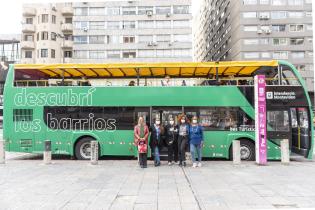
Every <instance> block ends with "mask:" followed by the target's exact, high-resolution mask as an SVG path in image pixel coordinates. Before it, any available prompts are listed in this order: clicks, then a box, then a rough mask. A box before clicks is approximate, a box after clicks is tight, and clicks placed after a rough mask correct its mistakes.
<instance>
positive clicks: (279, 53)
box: [272, 51, 288, 59]
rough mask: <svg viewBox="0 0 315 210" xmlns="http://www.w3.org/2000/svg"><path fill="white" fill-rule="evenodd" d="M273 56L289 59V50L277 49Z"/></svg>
mask: <svg viewBox="0 0 315 210" xmlns="http://www.w3.org/2000/svg"><path fill="white" fill-rule="evenodd" d="M272 57H273V58H274V59H288V52H287V51H276V52H273V55H272Z"/></svg>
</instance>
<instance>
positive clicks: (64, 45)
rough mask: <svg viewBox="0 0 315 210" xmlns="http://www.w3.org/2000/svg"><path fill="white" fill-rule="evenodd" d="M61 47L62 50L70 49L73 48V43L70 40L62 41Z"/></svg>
mask: <svg viewBox="0 0 315 210" xmlns="http://www.w3.org/2000/svg"><path fill="white" fill-rule="evenodd" d="M61 47H62V48H63V49H70V48H72V47H73V41H72V40H64V41H63V42H62V44H61Z"/></svg>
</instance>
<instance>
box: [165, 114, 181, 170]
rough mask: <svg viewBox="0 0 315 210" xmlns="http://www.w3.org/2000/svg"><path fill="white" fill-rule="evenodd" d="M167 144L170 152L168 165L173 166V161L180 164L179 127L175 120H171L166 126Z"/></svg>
mask: <svg viewBox="0 0 315 210" xmlns="http://www.w3.org/2000/svg"><path fill="white" fill-rule="evenodd" d="M165 134H166V144H167V150H168V165H172V161H173V160H174V162H175V163H177V162H178V143H177V140H178V126H177V125H175V121H174V119H173V118H170V119H169V122H168V124H167V125H166V126H165Z"/></svg>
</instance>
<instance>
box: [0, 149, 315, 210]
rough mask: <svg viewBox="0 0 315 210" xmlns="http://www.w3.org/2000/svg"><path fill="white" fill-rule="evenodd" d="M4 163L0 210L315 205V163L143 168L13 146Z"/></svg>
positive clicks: (133, 162)
mask: <svg viewBox="0 0 315 210" xmlns="http://www.w3.org/2000/svg"><path fill="white" fill-rule="evenodd" d="M7 159H8V160H7V161H6V164H4V165H0V209H1V210H2V209H23V210H25V209H32V210H33V209H45V210H49V209H74V210H77V209H117V210H124V209H136V210H138V209H142V210H150V209H161V210H164V209H170V210H174V209H187V210H194V209H211V210H212V209H282V208H307V209H312V207H314V209H315V162H313V161H305V160H300V159H298V160H297V161H293V162H291V163H290V164H289V165H282V164H281V163H280V162H269V163H268V166H257V165H255V163H254V162H243V163H242V164H241V165H237V166H235V165H233V164H232V162H230V161H214V160H208V161H204V162H203V166H202V167H201V168H191V167H186V168H180V167H179V166H177V165H173V166H168V165H166V162H163V164H162V166H160V167H154V166H153V163H152V161H149V165H148V168H147V169H140V168H139V167H138V166H137V164H136V160H133V159H129V160H128V159H123V160H121V159H119V160H117V159H116V160H115V159H108V158H104V159H103V160H100V161H99V164H98V165H95V166H93V165H90V164H89V162H88V161H76V160H70V159H69V158H67V157H65V158H58V159H55V160H53V164H52V165H44V164H43V163H42V160H41V157H40V156H39V157H33V155H21V154H14V153H7Z"/></svg>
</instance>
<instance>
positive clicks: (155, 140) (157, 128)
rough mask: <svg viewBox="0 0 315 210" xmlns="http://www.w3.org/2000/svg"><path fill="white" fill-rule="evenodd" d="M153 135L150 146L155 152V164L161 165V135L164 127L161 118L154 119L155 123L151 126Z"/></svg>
mask: <svg viewBox="0 0 315 210" xmlns="http://www.w3.org/2000/svg"><path fill="white" fill-rule="evenodd" d="M150 131H151V137H150V147H151V151H152V153H153V154H154V166H159V165H161V162H160V149H161V146H162V139H161V136H162V134H163V131H164V129H163V128H162V126H161V121H160V119H156V120H155V121H154V125H152V126H151V127H150Z"/></svg>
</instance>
